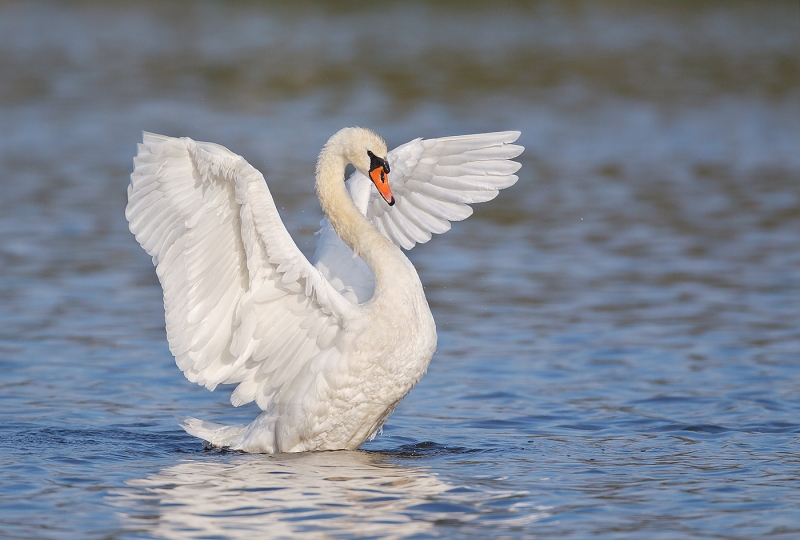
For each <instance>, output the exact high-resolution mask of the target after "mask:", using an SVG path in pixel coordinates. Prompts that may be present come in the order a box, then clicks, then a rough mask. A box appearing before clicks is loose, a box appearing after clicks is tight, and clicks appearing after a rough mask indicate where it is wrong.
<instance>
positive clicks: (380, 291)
mask: <svg viewBox="0 0 800 540" xmlns="http://www.w3.org/2000/svg"><path fill="white" fill-rule="evenodd" d="M518 136H519V133H518V132H504V133H490V134H481V135H468V136H462V137H449V138H443V139H433V140H422V139H416V140H414V141H411V142H409V143H407V144H405V145H402V146H400V147H398V148H397V149H395V150H393V151H392V152H387V148H386V143H385V142H384V141H383V139H381V138H380V137H379V136H378V135H376V134H375V133H374V132H372V131H370V130H367V129H362V128H345V129H343V130H341V131H339V132H338V133H336V134H335V135H333V136H332V137H331V138H330V139H329V140H328V142H327V143H326V145H325V147H324V148H323V150H322V152H321V153H320V156H319V159H318V161H317V171H316V190H317V195H318V197H319V201H320V205H321V207H322V210H323V212H324V214H325V216H326V217H325V219H323V221H322V229H321V231H320V233H319V240H318V244H317V251H316V253H315V255H314V258H313V259H312V261H308V260H307V259H306V258H305V256H303V254H302V253H301V252H300V250H299V249H298V248H297V246H296V244H295V243H294V241H293V240H292V238H291V236H290V235H289V233H288V232H287V230H286V228H285V226H284V225H283V223H282V221H281V219H280V216H279V215H278V211H277V209H276V206H275V203H274V201H273V199H272V196H271V194H270V192H269V189H268V188H267V184H266V183H265V181H264V178H263V176H262V175H261V174H260V173H259V172H258V171H257V170H256V169H254V168H253V167H252V166H250V165H249V164H248V163H247V162H246V161H245V160H244V159H243V158H242V157H241V156H238V155H236V154H234V153H233V152H231V151H229V150H227V149H226V148H223V147H222V146H219V145H215V144H212V143H203V142H195V141H193V140H191V139H188V138H170V137H165V136H161V135H154V134H149V133H145V134H144V137H143V143H142V144H140V145H139V148H138V155H137V156H136V158H134V171H133V173H132V174H131V184H130V186H129V188H128V206H127V208H126V217H127V219H128V221H129V222H130V229H131V231H132V232H133V233H134V235H135V236H136V239H137V241H138V242H139V243H140V244H141V245H142V247H143V248H144V249H145V250H146V251H147V252H148V253H149V254H150V255H151V256H152V257H153V263H154V265H155V266H156V273H157V274H158V277H159V280H160V282H161V285H162V287H163V289H164V307H165V319H166V330H167V338H168V341H169V346H170V350H171V351H172V353H173V354H174V355H175V359H176V362H177V364H178V367H179V368H180V369H181V370H182V371H183V372H184V374H185V375H186V377H187V378H188V379H189V380H190V381H193V382H196V383H198V384H201V385H203V386H205V387H206V388H208V389H210V390H213V389H214V388H215V387H216V386H217V385H218V384H236V385H237V387H236V389H235V390H234V392H233V394H232V396H231V402H232V404H233V405H235V406H239V405H243V404H245V403H250V402H253V401H255V402H256V403H257V404H258V406H259V407H260V408H261V409H262V411H263V412H262V413H261V414H260V415H259V416H258V417H257V418H256V419H255V420H254V421H253V422H252V423H251V424H249V425H247V426H223V425H220V424H216V423H212V422H206V421H202V420H198V419H194V418H186V419H184V420H183V423H182V426H183V427H184V429H186V431H187V432H189V433H191V434H193V435H195V436H197V437H199V438H202V439H204V440H205V441H207V442H208V443H210V444H211V445H213V446H219V447H229V448H231V449H236V450H242V451H246V452H262V453H275V452H302V451H313V450H338V449H356V448H358V447H359V446H360V445H361V444H362V443H363V442H364V441H365V440H367V439H369V438H371V437H374V436H375V434H376V432H377V431H378V430H379V429H380V427H381V426H382V425H383V423H384V422H385V421H386V419H387V417H388V416H389V415H390V414H391V413H392V411H393V410H394V408H395V407H396V406H397V404H398V403H399V402H400V401H401V400H402V399H403V397H404V396H405V395H406V394H407V393H408V392H409V391H410V390H411V389H412V388H413V386H414V385H415V384H416V383H417V382H418V381H419V380H420V378H421V377H422V375H423V374H424V373H425V371H426V370H427V367H428V364H429V362H430V359H431V357H432V356H433V353H434V351H435V349H436V327H435V324H434V320H433V316H432V315H431V312H430V309H429V307H428V303H427V301H426V299H425V294H424V292H423V288H422V284H421V282H420V279H419V276H418V275H417V272H416V270H415V269H414V266H413V265H412V264H411V262H410V261H409V260H408V258H407V257H406V256H405V255H404V254H403V252H402V251H401V249H400V248H401V247H402V248H405V249H410V248H412V247H413V246H414V245H415V244H416V243H418V242H427V241H428V240H429V239H430V237H431V234H432V233H442V232H445V231H446V230H448V229H449V227H450V221H455V220H460V219H465V218H466V217H468V216H469V215H470V214H471V208H470V207H469V206H467V204H469V203H475V202H482V201H485V200H490V199H492V198H494V197H495V196H496V195H497V193H498V190H499V189H502V188H504V187H508V186H510V185H512V184H513V183H515V182H516V180H517V177H516V176H515V175H514V174H513V173H514V172H516V170H517V169H518V168H519V164H517V163H515V162H513V161H510V159H511V158H514V157H516V156H517V155H519V154H520V153H521V152H522V147H520V146H516V145H513V144H511V143H512V142H514V141H515V140H516V139H517V137H518ZM348 163H352V164H353V165H354V167H355V169H356V172H355V173H354V174H353V175H352V176H351V177H350V179H349V180H348V181H347V184H345V179H344V171H345V167H346V166H347V164H348Z"/></svg>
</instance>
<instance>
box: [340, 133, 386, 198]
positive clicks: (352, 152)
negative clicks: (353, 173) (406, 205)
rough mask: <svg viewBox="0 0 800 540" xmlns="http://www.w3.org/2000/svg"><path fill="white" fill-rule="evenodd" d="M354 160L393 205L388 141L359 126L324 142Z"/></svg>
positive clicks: (355, 165) (382, 195) (351, 161)
mask: <svg viewBox="0 0 800 540" xmlns="http://www.w3.org/2000/svg"><path fill="white" fill-rule="evenodd" d="M325 147H326V149H329V150H332V151H335V152H337V153H339V155H341V156H342V157H343V158H344V159H345V160H346V161H348V162H349V163H352V164H353V166H354V167H355V168H356V170H357V171H358V172H360V173H361V174H363V175H364V176H366V177H367V178H369V179H370V180H372V183H373V184H375V187H376V188H378V193H380V194H381V197H383V200H384V201H386V203H387V204H388V205H389V206H393V205H394V195H393V194H392V189H391V188H390V187H389V171H390V169H389V162H388V161H387V154H388V150H387V149H386V142H384V140H383V139H382V138H381V136H380V135H378V134H377V133H375V132H374V131H372V130H371V129H365V128H360V127H351V128H344V129H342V130H339V131H338V132H337V133H336V134H335V135H334V136H333V137H331V138H330V139H329V140H328V143H327V144H326V145H325Z"/></svg>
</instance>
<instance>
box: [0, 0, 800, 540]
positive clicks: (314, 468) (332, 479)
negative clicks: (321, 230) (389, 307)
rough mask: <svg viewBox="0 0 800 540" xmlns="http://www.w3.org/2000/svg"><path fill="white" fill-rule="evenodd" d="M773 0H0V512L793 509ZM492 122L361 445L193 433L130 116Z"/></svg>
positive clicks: (235, 514)
mask: <svg viewBox="0 0 800 540" xmlns="http://www.w3.org/2000/svg"><path fill="white" fill-rule="evenodd" d="M799 40H800V12H798V6H797V4H796V3H792V2H784V3H780V2H777V3H770V4H764V3H757V2H754V3H747V2H733V3H719V4H716V3H714V4H707V5H702V6H699V7H698V6H695V5H694V4H692V3H670V4H664V5H659V6H639V5H638V4H620V3H609V4H605V3H594V2H593V3H585V4H584V3H570V4H559V3H550V2H543V3H537V4H535V5H531V6H524V5H522V6H521V5H512V4H508V5H505V4H504V5H502V6H500V5H498V6H495V7H484V6H481V5H479V4H469V5H467V6H462V5H460V4H457V3H454V4H449V3H444V4H438V3H430V4H428V3H417V4H413V5H409V4H386V5H378V6H373V5H372V4H361V3H354V4H350V5H348V6H347V7H346V8H340V7H337V5H336V4H333V3H331V4H329V5H322V6H316V7H315V6H314V5H311V4H305V3H299V4H298V5H297V6H294V7H293V8H292V9H291V10H289V9H285V10H284V9H281V8H279V7H275V6H272V5H269V4H265V5H255V6H251V5H250V4H245V3H232V4H223V3H178V4H172V5H170V6H160V5H159V4H152V5H151V4H147V5H143V4H139V3H126V2H120V3H103V2H83V3H80V4H75V5H72V4H55V3H41V4H39V3H32V2H29V3H3V4H0V133H2V136H0V193H1V195H0V388H1V389H2V390H1V391H0V456H2V458H0V537H3V538H151V537H157V538H224V537H225V538H227V537H229V538H252V537H262V538H263V537H298V536H302V537H310V538H314V537H321V538H347V537H379V538H407V537H411V538H435V537H442V538H453V537H472V538H486V537H495V538H501V537H508V538H531V537H542V538H550V537H556V536H558V537H563V538H589V537H591V538H595V537H606V538H642V537H644V536H647V537H648V538H686V537H714V538H761V537H774V538H796V537H800V398H798V396H800V326H799V325H798V320H800V248H799V247H798V239H799V238H800V181H799V180H800V150H798V149H800V58H799V55H800V52H799V51H800V46H798V45H800V43H798V41H799ZM348 125H364V126H369V127H372V128H374V129H376V130H377V131H378V132H379V133H381V134H382V135H383V136H384V137H385V138H386V139H387V141H388V142H389V145H390V146H396V145H399V144H401V143H403V142H406V141H408V140H410V139H412V138H415V137H418V136H424V137H436V136H444V135H451V134H460V133H471V132H478V131H489V130H506V129H519V130H521V131H522V133H523V135H522V137H521V139H520V142H521V143H522V144H523V145H524V146H525V147H526V151H525V153H524V154H523V155H522V156H521V162H522V165H523V167H522V169H521V172H520V181H519V183H518V184H517V185H515V186H514V187H512V188H509V189H508V190H506V191H504V192H503V193H501V195H500V196H499V197H498V198H497V199H496V200H495V201H492V202H491V203H487V204H484V205H479V206H477V207H476V208H475V210H476V212H475V215H474V216H473V217H471V218H470V219H468V220H467V221H465V222H463V223H460V224H456V225H454V227H453V229H452V230H451V231H450V232H448V233H447V234H445V235H443V236H440V237H437V238H434V240H432V241H431V242H430V243H429V244H426V245H423V246H418V247H416V248H415V249H414V250H413V251H412V252H410V254H409V256H410V258H411V259H412V261H413V262H414V264H415V265H416V267H417V268H418V270H419V274H420V277H421V279H422V281H423V283H424V284H425V286H426V294H427V295H428V299H429V302H430V304H431V308H432V311H433V314H434V317H435V318H436V321H437V327H438V331H439V349H438V352H437V353H436V355H435V356H434V359H433V362H432V364H431V367H430V370H429V372H428V374H427V375H426V376H425V377H424V378H423V379H422V381H421V382H420V383H419V384H418V385H417V387H416V388H415V389H414V390H413V392H412V393H411V394H410V395H409V396H408V397H407V398H406V399H405V400H404V401H403V402H402V404H401V405H400V407H398V409H397V411H396V412H395V413H394V415H393V416H391V417H390V419H389V421H388V423H387V424H386V426H385V429H384V432H383V434H382V435H381V436H379V437H378V438H376V439H375V440H374V441H372V442H370V443H367V444H365V445H364V446H363V447H362V449H361V450H359V451H357V452H328V453H318V454H306V455H281V456H263V455H246V454H239V453H234V452H224V451H219V450H208V449H204V448H203V446H202V444H201V443H200V442H199V441H198V440H196V439H194V438H192V437H190V436H188V435H186V434H185V433H184V432H183V431H182V430H181V429H180V428H179V427H178V426H177V421H176V420H175V418H174V417H173V414H178V415H183V414H190V415H192V416H197V417H200V418H206V419H210V420H216V421H222V422H238V423H242V422H248V421H249V420H250V419H251V418H252V417H254V416H255V415H256V414H257V411H256V410H255V409H253V408H249V407H245V408H243V409H234V408H233V407H231V406H230V404H229V403H228V397H229V389H226V388H220V389H218V390H217V391H216V392H214V393H210V392H208V391H206V390H205V389H203V388H200V387H198V386H195V385H193V384H192V383H189V382H188V381H186V380H185V379H184V377H183V375H182V374H181V373H180V371H179V370H178V368H177V367H176V366H175V364H174V360H173V358H172V356H171V355H170V353H169V350H168V348H167V344H166V338H165V334H164V321H163V306H162V304H161V290H160V287H159V284H158V281H157V280H156V277H155V272H154V270H153V268H152V265H151V262H150V260H149V257H148V256H147V255H146V254H145V253H144V252H143V251H142V250H141V248H139V246H138V245H137V244H136V242H135V240H134V239H133V237H132V235H131V234H130V233H129V232H128V230H127V223H126V222H125V219H124V214H123V212H124V206H125V202H126V195H125V189H126V184H127V175H128V174H129V173H130V170H131V158H132V156H133V155H134V153H135V144H136V142H137V141H138V140H139V137H140V131H141V130H143V129H144V130H148V131H155V132H159V133H165V134H169V135H176V136H178V135H188V136H191V137H193V138H194V139H197V140H210V141H215V142H218V143H220V144H224V145H226V146H228V147H229V148H231V149H233V150H234V151H236V152H237V153H240V154H242V155H244V156H245V157H246V158H247V159H248V160H249V161H250V162H251V163H253V164H254V165H255V166H257V167H258V168H259V169H261V170H262V171H263V172H264V174H265V176H266V178H267V180H268V182H269V185H270V188H271V190H272V192H273V194H274V196H275V199H276V200H277V201H278V204H279V207H280V210H281V214H282V216H283V217H284V221H285V222H286V224H287V227H288V229H289V231H290V232H291V233H292V234H293V235H294V237H295V238H296V240H297V242H298V244H299V245H300V246H301V248H302V249H303V250H304V251H305V252H306V253H310V252H311V251H312V250H313V241H314V239H313V235H312V234H313V232H314V230H315V229H316V226H317V222H318V221H319V219H320V211H319V208H318V205H317V203H316V199H315V197H314V194H313V187H312V177H313V168H314V161H315V158H316V155H317V153H318V151H319V148H320V147H321V145H322V144H323V143H324V142H325V140H327V138H328V137H329V136H330V134H331V133H333V132H334V131H335V130H337V129H339V128H340V127H343V126H348Z"/></svg>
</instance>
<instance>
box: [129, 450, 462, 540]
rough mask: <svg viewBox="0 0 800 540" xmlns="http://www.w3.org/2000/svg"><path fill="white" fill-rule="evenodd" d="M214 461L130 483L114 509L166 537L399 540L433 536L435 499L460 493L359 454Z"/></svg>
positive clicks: (413, 470)
mask: <svg viewBox="0 0 800 540" xmlns="http://www.w3.org/2000/svg"><path fill="white" fill-rule="evenodd" d="M214 457H215V459H214V460H209V459H202V458H201V459H198V460H191V461H185V462H182V463H180V464H177V465H175V466H173V467H169V468H167V469H165V470H163V471H160V472H158V473H156V474H153V475H151V476H148V477H147V478H144V479H141V480H133V481H129V482H128V485H129V486H130V489H128V490H125V492H124V493H119V494H118V495H119V496H120V498H118V499H117V501H116V502H117V504H119V505H120V506H125V507H126V509H132V511H129V512H126V513H125V514H124V516H123V517H124V518H125V519H126V521H128V524H127V525H128V526H133V527H134V528H135V529H137V530H139V531H142V530H144V531H145V532H146V533H147V534H149V535H152V536H156V537H160V538H190V537H191V538H194V537H200V536H202V537H208V536H211V537H225V538H245V537H247V538H252V537H254V536H256V535H257V536H260V537H270V538H274V537H289V536H296V535H298V534H301V533H302V534H304V535H306V536H308V535H309V533H311V536H314V534H313V533H314V532H315V531H316V532H318V533H320V535H323V534H324V535H326V536H327V534H330V533H332V532H334V533H335V532H336V531H339V532H342V533H349V534H355V535H359V536H360V535H366V536H372V535H374V536H380V537H382V538H399V537H405V536H410V535H417V534H420V533H425V532H430V531H431V529H432V528H433V523H432V521H433V519H436V518H437V517H439V516H436V515H435V514H436V508H435V507H436V503H435V502H434V501H435V500H436V499H437V495H440V494H443V493H444V492H447V491H450V490H453V489H454V488H455V486H452V485H450V484H447V483H446V482H443V481H442V480H440V479H438V478H437V477H436V476H434V475H432V474H431V473H429V472H427V471H425V469H422V468H419V467H398V466H396V465H394V464H392V463H391V462H390V461H389V460H388V459H387V458H386V457H384V456H381V455H379V454H370V453H367V452H360V451H353V452H350V451H339V452H318V453H308V454H280V455H274V456H267V455H259V456H253V455H248V456H245V455H241V456H239V455H235V456H232V457H231V458H230V459H226V460H225V461H220V460H219V459H218V458H219V456H214ZM458 491H460V490H458ZM419 505H425V507H423V508H417V509H416V510H415V509H414V507H419ZM431 506H433V507H432V508H431ZM448 506H450V511H452V506H453V505H448ZM464 510H465V511H467V512H469V511H470V509H469V508H468V507H465V508H464ZM431 512H432V513H431ZM420 513H424V514H425V516H424V518H421V519H420V516H419V514H420ZM415 514H416V515H417V518H418V519H415V518H414V516H415ZM451 517H452V516H451ZM126 528H127V527H126ZM323 531H324V533H323Z"/></svg>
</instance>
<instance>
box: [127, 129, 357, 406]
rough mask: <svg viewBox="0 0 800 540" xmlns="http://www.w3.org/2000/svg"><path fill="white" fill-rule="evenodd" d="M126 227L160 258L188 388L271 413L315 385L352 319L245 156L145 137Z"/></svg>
mask: <svg viewBox="0 0 800 540" xmlns="http://www.w3.org/2000/svg"><path fill="white" fill-rule="evenodd" d="M126 217H127V218H128V221H129V222H130V229H131V231H132V232H133V233H134V235H135V236H136V239H137V241H138V242H139V243H140V244H141V245H142V247H143V248H144V249H145V250H146V251H147V252H148V253H149V254H150V255H151V256H152V257H153V263H154V264H155V265H156V272H157V275H158V278H159V280H160V281H161V284H162V287H163V289H164V307H165V323H166V329H167V337H168V341H169V345H170V350H171V351H172V353H173V354H174V355H175V359H176V362H177V364H178V366H179V367H180V369H181V370H183V372H184V374H185V375H186V377H187V378H188V379H189V380H191V381H195V382H197V383H199V384H202V385H204V386H206V387H207V388H209V389H212V390H213V389H214V388H215V387H216V386H217V385H218V384H221V383H239V386H237V388H236V389H235V390H234V392H233V395H232V396H231V402H232V403H233V404H234V405H237V406H238V405H242V404H245V403H249V402H251V401H254V400H255V401H256V402H257V403H258V405H259V406H260V407H262V408H268V407H271V406H274V405H275V404H277V403H280V402H281V400H282V399H284V398H285V397H286V396H290V395H296V391H295V390H292V391H291V392H290V391H289V388H291V387H293V385H295V386H297V385H301V386H302V385H305V386H306V387H307V386H309V385H310V384H311V383H312V381H314V377H315V376H316V375H315V373H316V371H314V370H313V368H312V366H316V365H317V364H318V362H319V360H318V357H319V356H320V353H321V352H324V351H326V350H330V349H336V347H337V340H338V339H341V336H342V333H343V330H342V329H343V327H344V325H345V324H346V322H347V321H348V320H349V319H350V318H351V317H353V316H354V313H355V312H354V311H353V306H352V304H350V303H349V302H348V301H347V300H345V299H344V298H343V297H342V296H341V295H340V294H339V293H338V292H337V291H336V290H335V289H334V288H333V287H331V285H330V283H328V281H327V280H326V279H325V278H324V277H323V276H322V274H320V272H319V271H318V270H317V269H315V268H314V267H313V266H312V265H311V264H310V263H309V262H308V261H307V260H306V258H305V257H304V256H303V255H302V253H301V252H300V250H299V249H298V248H297V246H296V244H295V243H294V241H293V240H292V239H291V236H290V235H289V233H288V231H286V228H285V227H284V225H283V223H282V221H281V219H280V216H279V215H278V211H277V208H276V207H275V203H274V201H273V200H272V196H271V195H270V193H269V190H268V188H267V185H266V183H265V182H264V178H263V176H262V175H261V174H260V173H259V172H258V171H256V170H255V169H254V168H253V167H251V166H250V165H249V164H248V163H247V162H246V161H244V159H243V158H241V156H238V155H236V154H234V153H232V152H230V151H229V150H227V149H225V148H223V147H221V146H219V145H215V144H211V143H201V142H195V141H193V140H191V139H188V138H182V139H176V138H170V137H164V136H161V135H154V134H150V133H145V134H144V137H143V143H142V144H140V145H138V155H137V156H136V158H134V171H133V173H132V174H131V185H130V186H129V188H128V206H127V208H126ZM331 354H333V353H331ZM334 356H335V357H336V358H339V357H340V356H341V352H340V351H338V350H337V351H336V353H335V355H334ZM296 379H299V380H296Z"/></svg>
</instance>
